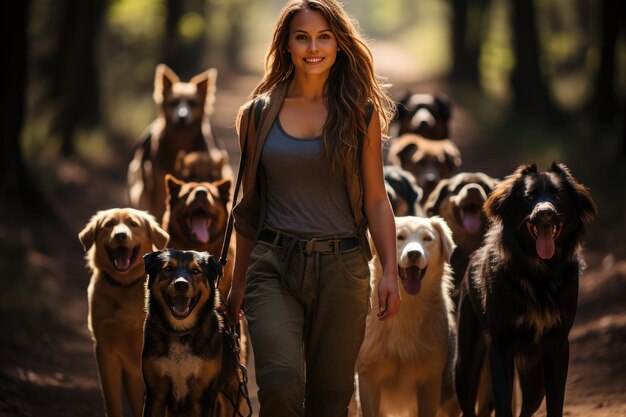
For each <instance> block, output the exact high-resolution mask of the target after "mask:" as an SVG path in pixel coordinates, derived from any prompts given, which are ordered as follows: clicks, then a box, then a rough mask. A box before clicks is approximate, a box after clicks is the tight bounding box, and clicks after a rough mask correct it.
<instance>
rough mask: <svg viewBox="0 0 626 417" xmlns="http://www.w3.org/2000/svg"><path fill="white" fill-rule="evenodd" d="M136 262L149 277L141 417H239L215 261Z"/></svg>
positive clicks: (162, 257)
mask: <svg viewBox="0 0 626 417" xmlns="http://www.w3.org/2000/svg"><path fill="white" fill-rule="evenodd" d="M144 261H145V267H146V272H147V273H148V276H149V277H148V283H147V285H146V311H147V315H146V322H145V327H144V340H145V342H144V347H143V352H142V371H143V375H144V380H145V384H146V401H145V407H144V416H145V417H156V416H164V415H167V416H169V417H177V416H181V417H182V416H185V417H206V416H217V417H231V416H234V415H244V414H236V413H237V411H239V412H240V413H242V412H243V411H244V408H245V406H244V405H243V399H244V398H243V397H241V396H239V392H238V390H239V374H238V363H237V354H236V352H235V351H234V350H233V349H232V346H233V343H234V342H233V338H232V337H231V335H229V334H228V333H227V328H226V326H225V323H224V319H223V317H222V316H221V315H220V314H219V313H218V311H217V306H218V303H219V300H218V295H217V291H216V287H215V284H216V280H217V278H218V276H219V273H220V269H221V267H220V264H219V262H218V261H217V258H215V256H212V255H210V254H209V253H207V252H196V251H180V250H176V249H167V250H164V251H160V252H152V253H149V254H147V255H145V257H144ZM231 401H232V403H231ZM235 406H236V407H237V410H235V409H234V408H235ZM242 407H244V408H242Z"/></svg>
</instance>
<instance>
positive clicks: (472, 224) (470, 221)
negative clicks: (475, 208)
mask: <svg viewBox="0 0 626 417" xmlns="http://www.w3.org/2000/svg"><path fill="white" fill-rule="evenodd" d="M480 226H481V224H480V214H477V213H472V214H466V215H465V216H463V228H464V229H465V230H467V232H468V233H471V234H476V233H478V232H479V231H480Z"/></svg>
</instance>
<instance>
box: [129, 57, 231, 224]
mask: <svg viewBox="0 0 626 417" xmlns="http://www.w3.org/2000/svg"><path fill="white" fill-rule="evenodd" d="M216 78H217V70H216V69H214V68H212V69H209V70H207V71H205V72H203V73H202V74H199V75H196V76H195V77H193V78H192V79H191V80H190V81H189V82H181V81H180V80H179V78H178V76H177V75H176V74H175V73H174V72H173V71H172V70H171V69H170V68H169V67H167V66H166V65H164V64H160V65H158V66H157V69H156V75H155V80H154V94H153V95H154V100H155V102H156V103H157V106H158V108H159V114H158V117H157V118H156V120H155V121H154V122H153V123H152V124H151V125H150V126H149V127H148V128H147V129H146V132H145V133H144V134H143V135H142V138H141V140H140V142H139V143H138V145H137V147H136V148H135V150H134V151H133V158H132V160H131V162H130V163H129V165H128V174H127V186H128V194H129V199H130V204H131V205H132V206H133V207H136V208H139V209H142V210H148V211H149V212H150V213H151V214H152V215H154V216H155V217H156V218H157V219H160V218H161V217H163V212H164V210H165V207H164V202H165V174H167V173H173V172H174V170H175V165H176V158H177V155H178V152H179V151H181V150H183V151H185V152H192V151H203V152H213V153H212V155H213V156H215V155H218V156H219V155H221V156H222V158H227V153H226V150H224V149H222V148H223V146H222V145H221V144H220V143H218V142H217V141H216V140H215V138H214V136H213V134H212V132H211V125H210V123H209V117H210V115H211V113H212V111H213V102H214V101H215V79H216ZM214 149H215V151H213V150H214Z"/></svg>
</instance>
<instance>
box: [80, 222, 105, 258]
mask: <svg viewBox="0 0 626 417" xmlns="http://www.w3.org/2000/svg"><path fill="white" fill-rule="evenodd" d="M99 219H100V214H99V213H97V214H95V215H94V216H93V217H92V218H91V219H90V220H89V223H87V224H86V225H85V227H84V228H83V230H81V231H80V233H78V240H80V243H81V244H82V245H83V249H84V250H85V252H87V251H88V250H89V249H90V248H91V247H92V246H93V244H94V243H95V241H96V230H97V229H98V220H99Z"/></svg>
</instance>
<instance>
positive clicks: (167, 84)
mask: <svg viewBox="0 0 626 417" xmlns="http://www.w3.org/2000/svg"><path fill="white" fill-rule="evenodd" d="M177 82H180V78H178V75H176V73H175V72H174V71H172V69H171V68H170V67H168V66H167V65H165V64H159V65H157V67H156V71H155V74H154V91H153V93H152V97H153V98H154V102H155V103H157V104H161V103H163V97H164V96H165V93H166V92H167V91H169V90H170V89H171V88H172V85H173V84H174V83H177Z"/></svg>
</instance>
